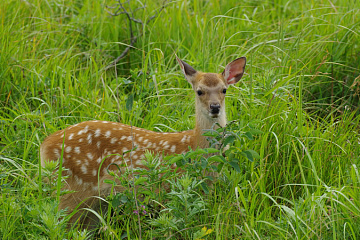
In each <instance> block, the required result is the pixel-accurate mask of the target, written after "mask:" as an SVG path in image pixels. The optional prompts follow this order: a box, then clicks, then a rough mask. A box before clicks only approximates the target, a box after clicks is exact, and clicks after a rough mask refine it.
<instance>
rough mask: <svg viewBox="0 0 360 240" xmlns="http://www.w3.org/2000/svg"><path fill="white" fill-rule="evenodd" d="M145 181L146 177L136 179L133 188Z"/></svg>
mask: <svg viewBox="0 0 360 240" xmlns="http://www.w3.org/2000/svg"><path fill="white" fill-rule="evenodd" d="M146 180H147V178H146V177H139V178H138V179H136V181H135V186H136V185H139V184H142V183H144V182H146Z"/></svg>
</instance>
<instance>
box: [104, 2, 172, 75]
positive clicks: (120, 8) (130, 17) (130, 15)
mask: <svg viewBox="0 0 360 240" xmlns="http://www.w3.org/2000/svg"><path fill="white" fill-rule="evenodd" d="M171 1H172V0H164V1H163V4H162V6H161V8H160V9H159V10H158V11H156V12H155V14H154V15H152V16H150V17H149V18H148V20H147V21H146V24H149V23H150V22H151V21H152V20H153V19H154V18H156V17H157V16H158V15H159V14H160V13H161V11H162V10H163V9H164V8H165V7H166V6H167V4H168V3H170V2H171ZM117 2H118V3H117V4H116V5H114V6H106V8H108V9H115V8H117V9H116V10H115V12H114V13H113V12H110V11H108V10H107V9H105V11H106V12H108V13H109V14H110V15H112V16H119V15H125V16H126V18H127V22H128V24H129V31H130V44H129V45H128V47H126V48H125V50H124V51H123V52H122V53H121V54H120V56H118V57H117V58H116V59H115V60H114V61H113V62H112V63H111V64H109V65H108V66H106V67H105V71H106V70H108V69H110V68H112V67H115V66H116V64H117V63H118V62H119V61H120V60H121V59H123V58H125V56H126V55H127V54H128V52H129V51H130V49H131V48H133V47H134V45H135V43H136V41H137V39H138V38H139V37H141V36H142V32H139V33H137V34H136V35H135V34H134V30H133V26H132V24H133V23H137V24H141V29H144V22H143V21H141V20H140V19H137V18H135V17H134V14H135V13H136V12H137V11H139V10H142V9H145V8H146V5H145V4H143V6H141V7H138V8H136V9H134V10H132V9H130V11H128V10H127V9H126V8H125V6H124V5H125V4H128V5H129V6H130V0H127V1H125V2H121V0H118V1H117ZM116 6H117V7H116Z"/></svg>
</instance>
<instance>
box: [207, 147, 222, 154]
mask: <svg viewBox="0 0 360 240" xmlns="http://www.w3.org/2000/svg"><path fill="white" fill-rule="evenodd" d="M204 150H205V151H206V152H207V153H217V152H220V150H218V149H216V148H205V149H204Z"/></svg>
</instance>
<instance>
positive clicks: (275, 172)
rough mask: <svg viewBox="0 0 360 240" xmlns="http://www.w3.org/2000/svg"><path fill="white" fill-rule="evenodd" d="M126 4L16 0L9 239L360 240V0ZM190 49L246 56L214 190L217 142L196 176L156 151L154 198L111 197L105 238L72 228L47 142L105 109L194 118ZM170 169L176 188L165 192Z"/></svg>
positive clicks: (132, 117)
mask: <svg viewBox="0 0 360 240" xmlns="http://www.w3.org/2000/svg"><path fill="white" fill-rule="evenodd" d="M121 2H123V7H124V8H123V9H122V10H121V9H120V10H118V8H119V4H118V3H119V2H118V1H113V0H94V1H90V0H66V1H65V0H24V1H18V0H3V1H1V3H0V238H1V239H96V238H97V239H354V240H355V239H360V189H359V188H360V173H359V169H358V167H359V164H360V147H359V144H360V139H359V137H360V135H359V122H360V116H359V106H360V105H359V95H360V64H359V63H360V17H359V16H360V1H356V0H351V1H345V0H319V1H312V0H304V1H290V0H289V1H288V0H273V1H258V0H254V1H252V0H245V1H236V0H224V1H216V0H208V1H205V0H193V1H188V0H185V1H146V2H145V1H121ZM145 3H146V4H145ZM122 11H124V12H125V14H119V15H117V14H115V15H117V16H114V13H120V12H122ZM111 13H112V14H111ZM126 13H128V15H127V14H126ZM129 19H130V21H129ZM124 51H126V52H124ZM122 53H124V54H123V56H121V54H122ZM175 54H176V55H177V56H179V57H180V58H181V59H183V60H184V61H186V62H187V63H189V64H190V65H192V66H193V67H194V68H195V69H197V70H201V71H204V72H219V73H220V72H222V71H223V69H224V67H225V66H226V64H227V63H228V62H230V61H232V60H234V59H236V58H238V57H241V56H246V57H247V66H246V73H245V75H244V76H243V78H242V80H241V82H239V83H238V84H237V85H234V86H231V87H230V88H229V89H228V91H227V97H226V104H227V109H226V112H227V117H228V121H231V122H232V124H230V125H229V127H228V128H227V129H225V130H224V131H227V133H229V134H230V135H231V136H232V137H228V136H229V135H227V137H223V138H221V136H218V137H217V140H216V141H227V143H230V144H231V147H230V150H229V151H227V152H226V154H225V158H224V159H222V161H224V164H221V166H222V168H221V169H219V172H220V174H219V176H218V177H217V178H216V179H214V180H213V184H211V185H209V186H207V185H206V184H205V183H206V182H205V181H204V177H206V176H204V174H203V171H202V170H203V169H205V168H208V167H209V166H210V165H206V164H207V163H208V162H207V161H208V160H209V159H206V158H205V157H203V155H204V154H203V153H204V151H202V150H194V151H191V152H190V153H191V154H188V155H184V156H183V159H182V160H184V159H185V160H186V159H189V158H192V160H193V161H192V162H193V163H194V165H189V164H187V163H186V161H185V162H184V161H182V162H181V161H180V162H179V164H180V163H181V164H183V168H184V169H185V173H183V174H182V175H180V174H175V173H174V172H173V171H172V170H170V169H169V168H168V167H167V166H158V165H157V160H158V159H157V156H152V155H151V154H149V156H147V161H148V163H147V164H148V166H149V167H150V169H151V171H147V170H144V171H142V172H141V171H139V176H141V177H139V178H138V179H140V180H141V179H144V181H142V180H141V181H139V182H137V183H136V184H138V185H139V193H142V194H143V195H144V196H145V198H144V199H143V200H142V202H136V203H135V200H134V199H133V192H132V188H129V189H128V191H126V192H124V193H123V194H117V195H111V196H109V197H108V198H107V199H104V201H107V202H108V203H109V208H108V210H107V211H106V212H100V213H99V214H98V217H99V221H100V223H101V224H100V226H99V228H98V229H96V231H95V232H91V231H85V230H84V231H81V230H78V229H77V228H76V226H74V227H73V228H70V229H69V228H66V222H67V217H68V213H66V212H64V211H58V208H57V206H58V199H59V195H60V194H65V193H60V188H61V179H60V180H59V179H57V176H56V173H54V172H53V171H52V170H53V169H55V168H56V166H55V165H49V166H47V167H46V168H45V169H41V167H40V161H39V146H40V144H41V142H42V141H43V140H44V138H45V137H46V136H48V135H50V134H51V133H54V132H55V131H57V130H59V129H63V128H65V127H67V126H69V125H72V124H75V123H79V122H81V121H86V120H95V119H97V120H108V121H117V122H122V123H126V124H131V125H134V126H137V127H142V128H145V129H149V130H153V131H158V132H174V131H183V130H187V129H191V128H193V127H194V120H195V119H194V114H195V112H194V95H193V94H194V93H193V91H192V89H191V86H190V84H188V82H187V81H186V80H185V79H184V77H183V75H182V73H181V70H180V68H179V66H178V64H177V63H176V60H175ZM120 56H121V58H119V57H120ZM117 58H119V60H118V61H116V64H114V61H115V60H116V59H117ZM213 134H215V135H216V133H213ZM179 159H180V157H178V158H176V159H175V160H179ZM175 160H174V158H172V159H171V158H170V160H169V161H175ZM180 160H181V159H180ZM197 161H201V164H202V163H205V165H201V164H200V165H196V162H197ZM160 172H161V173H162V176H163V177H164V178H162V179H161V181H166V182H167V183H168V184H169V185H170V186H171V191H170V192H165V191H160V192H158V191H155V190H154V189H155V188H156V187H157V186H158V185H157V184H158V181H159V173H160ZM44 177H47V178H49V179H50V180H52V179H53V180H54V181H50V182H48V183H45V182H44V181H43V178H44ZM63 180H64V179H63ZM121 180H122V181H124V182H126V181H129V180H128V179H126V176H122V179H121ZM126 184H129V182H126ZM137 200H138V199H137ZM139 206H140V209H139Z"/></svg>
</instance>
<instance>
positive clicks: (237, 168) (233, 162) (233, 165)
mask: <svg viewBox="0 0 360 240" xmlns="http://www.w3.org/2000/svg"><path fill="white" fill-rule="evenodd" d="M236 160H237V159H236ZM229 165H230V166H232V167H233V168H234V169H235V171H237V172H241V170H240V166H239V163H238V161H231V162H229Z"/></svg>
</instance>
